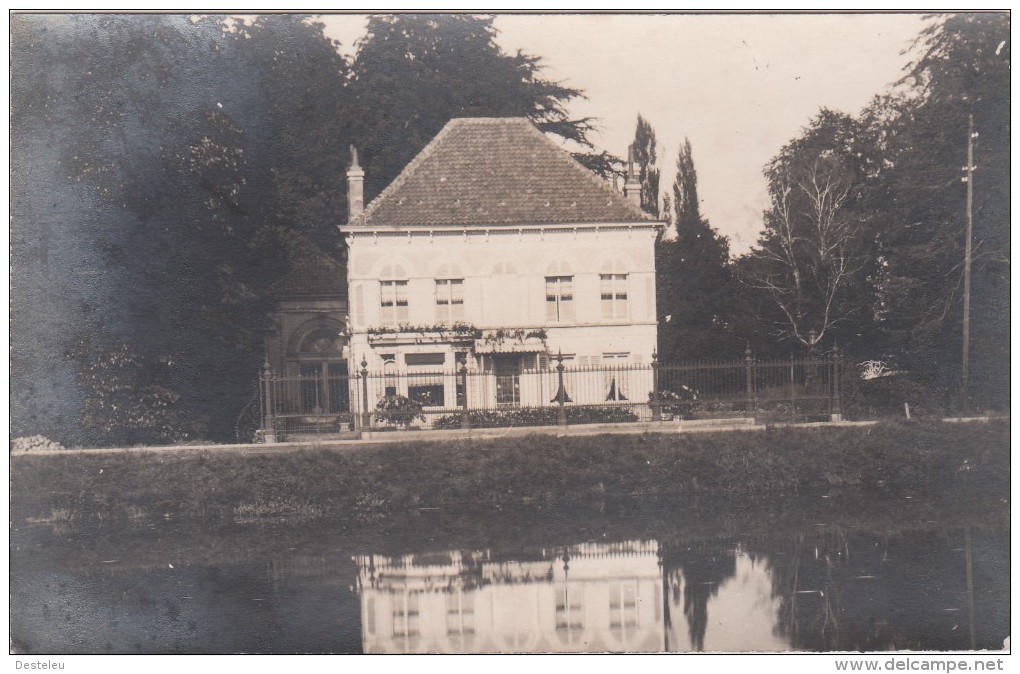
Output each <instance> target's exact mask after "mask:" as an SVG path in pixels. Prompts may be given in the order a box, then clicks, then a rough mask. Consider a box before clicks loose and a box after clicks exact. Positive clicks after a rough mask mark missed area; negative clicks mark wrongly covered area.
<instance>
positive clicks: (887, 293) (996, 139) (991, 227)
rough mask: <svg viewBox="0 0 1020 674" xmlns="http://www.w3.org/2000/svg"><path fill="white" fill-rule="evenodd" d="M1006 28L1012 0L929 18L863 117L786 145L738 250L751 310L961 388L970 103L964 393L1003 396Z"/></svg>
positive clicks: (841, 118) (975, 397) (835, 120)
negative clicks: (751, 245) (744, 251)
mask: <svg viewBox="0 0 1020 674" xmlns="http://www.w3.org/2000/svg"><path fill="white" fill-rule="evenodd" d="M1009 38H1010V36H1009V17H1008V15H1007V14H1005V13H984V14H954V15H936V16H933V17H930V20H929V23H928V25H927V27H926V28H925V29H924V30H923V31H922V33H921V34H920V35H919V37H918V39H917V40H916V42H915V43H914V45H913V47H912V49H911V53H912V54H913V60H912V62H911V64H910V65H909V67H908V68H907V71H906V75H905V76H904V78H903V80H902V81H901V82H900V83H899V84H898V85H897V87H895V88H894V89H892V90H890V91H888V92H885V93H883V94H882V95H879V96H876V98H875V99H874V101H873V102H872V104H871V105H869V106H868V107H867V108H866V109H865V110H864V111H862V112H861V114H859V115H857V116H856V117H851V116H849V115H843V114H840V113H834V112H832V111H828V110H822V111H821V112H820V113H819V115H818V116H817V117H816V118H815V119H814V120H813V121H812V122H811V124H810V125H809V126H808V127H807V128H806V129H805V130H804V132H803V133H802V134H801V135H800V136H798V137H797V138H795V139H794V140H792V141H791V142H790V143H789V144H788V145H787V146H786V147H784V148H783V149H782V150H781V151H780V153H779V154H778V155H777V157H776V158H775V159H774V160H773V161H772V162H771V163H770V164H769V166H768V167H767V169H766V176H767V177H768V179H769V186H770V196H771V206H770V208H769V210H768V211H767V213H766V214H765V220H764V225H765V229H764V233H763V235H762V238H761V239H760V241H759V242H758V246H756V248H755V249H754V250H753V251H752V252H751V254H749V255H747V256H744V257H743V258H741V259H740V260H738V261H737V263H736V265H737V268H738V269H739V270H740V272H741V276H742V278H744V279H745V281H747V283H748V285H749V286H751V287H752V289H753V290H754V291H755V292H753V293H752V295H751V299H752V306H753V307H754V308H755V313H756V319H757V321H758V322H761V323H766V324H768V323H771V324H772V325H773V326H774V327H775V330H776V331H775V334H776V336H779V337H783V338H785V339H787V340H793V341H795V342H798V343H801V344H803V343H804V342H805V339H804V338H805V334H810V331H811V330H814V331H815V334H816V336H817V339H818V343H819V344H822V345H824V346H826V347H828V346H831V345H832V344H836V343H838V344H839V346H840V347H841V348H842V349H844V350H847V351H849V352H850V353H851V355H854V356H855V357H860V358H862V359H880V360H882V361H883V362H885V363H887V364H888V365H889V366H890V367H891V368H893V369H895V370H898V371H901V372H906V373H909V374H910V375H911V376H913V377H915V378H917V379H918V380H923V381H926V382H929V384H930V385H932V386H934V387H935V388H936V389H937V392H938V394H939V395H941V396H943V398H944V399H945V400H950V399H952V400H954V401H956V402H959V401H960V400H961V398H960V395H959V384H960V376H961V369H962V320H963V312H962V307H963V289H964V283H963V270H964V249H965V243H966V242H965V230H966V219H967V205H966V188H967V183H966V182H965V180H963V179H964V178H967V175H966V173H965V172H962V171H961V167H963V166H965V165H966V162H967V142H968V138H967V135H968V121H969V117H970V116H971V115H972V116H973V120H974V126H975V130H976V132H977V134H978V135H977V137H976V138H974V139H972V140H973V141H974V156H975V164H976V165H977V169H976V170H975V171H974V173H973V180H974V183H973V188H974V208H973V217H974V233H973V241H972V243H973V247H974V252H973V271H972V290H971V295H970V299H971V322H970V369H971V372H972V374H973V376H972V382H973V385H972V386H971V390H970V398H971V402H973V403H976V404H979V405H982V406H987V407H997V408H1003V407H1005V406H1007V405H1008V400H1009V372H1008V367H1005V365H1006V364H1007V363H1008V362H1009V340H1008V339H1006V338H1005V336H1006V334H1007V331H1008V323H1006V318H1005V317H1006V316H1008V313H1009V278H1010V273H1009V257H1010V256H1009V248H1010V233H1009V221H1010V220H1009V191H1008V188H1009V169H1010V160H1009V145H1010V123H1009V71H1010V39H1009ZM826 241H827V243H826ZM837 244H838V245H837ZM826 251H828V252H827V253H826ZM823 254H824V255H823ZM807 341H808V342H810V338H808V340H807Z"/></svg>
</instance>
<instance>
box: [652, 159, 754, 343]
mask: <svg viewBox="0 0 1020 674" xmlns="http://www.w3.org/2000/svg"><path fill="white" fill-rule="evenodd" d="M667 205H672V214H671V217H672V225H673V227H674V228H675V231H676V238H674V239H666V238H662V237H660V239H659V240H658V241H657V243H656V249H657V250H656V269H657V270H658V274H657V283H658V298H659V299H658V306H659V314H660V315H662V317H663V319H662V320H660V321H659V353H660V357H661V358H662V359H663V360H674V361H675V360H701V359H712V358H733V357H735V356H736V355H737V354H739V353H740V352H741V351H742V347H741V346H740V345H739V344H738V342H737V340H736V337H735V333H734V328H735V323H734V316H735V313H734V310H735V308H736V307H737V306H738V304H739V299H738V296H737V293H736V292H735V286H734V283H733V278H732V275H731V271H730V268H729V244H728V242H727V240H726V238H725V237H723V236H720V235H719V233H718V232H717V231H716V230H715V229H714V228H713V227H712V226H711V225H710V224H709V222H708V220H707V219H705V218H704V217H703V216H702V214H701V205H700V202H699V201H698V175H697V171H696V170H695V168H694V156H693V153H692V151H691V143H690V141H689V140H687V139H684V142H683V144H682V145H681V146H680V149H679V151H678V153H677V171H676V178H675V179H674V181H673V186H672V198H671V199H668V200H667Z"/></svg>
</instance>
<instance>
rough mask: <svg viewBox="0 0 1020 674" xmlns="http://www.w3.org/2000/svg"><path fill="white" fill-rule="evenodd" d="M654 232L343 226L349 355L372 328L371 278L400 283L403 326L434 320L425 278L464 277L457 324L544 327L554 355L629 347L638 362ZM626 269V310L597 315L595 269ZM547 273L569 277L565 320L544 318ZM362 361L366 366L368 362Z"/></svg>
mask: <svg viewBox="0 0 1020 674" xmlns="http://www.w3.org/2000/svg"><path fill="white" fill-rule="evenodd" d="M654 236H655V229H654V228H653V226H651V225H635V226H631V227H626V226H618V227H607V226H600V227H598V228H596V227H594V226H588V227H578V228H568V229H557V228H538V227H535V228H530V229H525V228H521V229H517V228H505V229H497V228H492V229H489V230H481V229H480V230H470V231H459V232H438V231H437V232H431V233H430V232H428V231H415V232H414V233H408V232H406V231H405V232H401V233H375V234H373V233H368V232H358V233H356V234H351V233H350V232H348V236H347V243H348V246H349V257H348V260H349V262H348V282H349V290H350V302H351V321H352V328H353V332H354V338H353V339H352V356H353V357H354V358H355V360H357V361H359V362H360V359H361V357H362V355H361V354H366V355H368V356H370V349H369V348H368V345H367V339H366V333H367V331H368V330H369V329H370V328H374V327H379V326H381V325H382V324H383V323H382V319H381V311H380V309H381V306H380V281H381V280H383V279H390V278H392V279H406V280H407V281H408V304H409V306H408V319H407V323H408V324H410V325H435V324H437V323H438V322H439V321H438V319H437V313H436V300H435V280H436V279H437V278H463V279H464V322H466V323H469V324H472V325H474V326H475V327H477V328H480V329H483V330H489V329H498V328H514V329H516V328H523V329H538V328H543V329H546V330H547V332H548V335H549V338H548V345H549V348H550V350H551V351H552V352H553V353H555V352H557V351H558V350H562V351H563V353H569V354H575V355H578V356H586V357H591V356H600V355H601V354H602V353H605V352H628V353H632V354H633V355H634V356H635V357H636V359H637V360H638V361H639V362H646V363H647V362H648V361H649V359H650V357H651V353H652V351H653V350H654V348H655V343H656V307H655V262H654ZM602 273H625V274H627V294H628V297H627V311H626V314H625V316H624V317H623V318H616V319H607V318H604V317H603V313H602V308H601V286H600V274H602ZM547 276H571V277H573V305H574V317H573V320H572V321H569V322H563V323H558V322H550V321H548V320H547V319H546V289H545V283H546V281H545V279H546V277H547ZM369 361H370V367H373V366H374V365H375V364H374V363H372V362H371V357H369Z"/></svg>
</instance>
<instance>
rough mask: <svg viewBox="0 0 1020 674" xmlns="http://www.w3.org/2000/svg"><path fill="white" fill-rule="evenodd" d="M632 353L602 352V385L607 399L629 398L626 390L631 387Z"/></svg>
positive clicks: (619, 399) (621, 399)
mask: <svg viewBox="0 0 1020 674" xmlns="http://www.w3.org/2000/svg"><path fill="white" fill-rule="evenodd" d="M629 361H630V354H629V353H604V354H602V387H603V389H604V390H605V395H606V400H607V401H617V402H618V401H623V400H627V393H626V391H627V390H629V389H630V382H629V381H628V380H629V379H630V377H629V375H630V368H629Z"/></svg>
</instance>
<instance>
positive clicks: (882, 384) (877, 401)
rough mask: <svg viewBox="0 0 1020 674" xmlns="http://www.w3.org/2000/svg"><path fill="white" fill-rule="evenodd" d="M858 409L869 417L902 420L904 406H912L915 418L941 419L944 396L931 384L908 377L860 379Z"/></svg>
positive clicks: (906, 375) (896, 375)
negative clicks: (932, 417) (907, 404)
mask: <svg viewBox="0 0 1020 674" xmlns="http://www.w3.org/2000/svg"><path fill="white" fill-rule="evenodd" d="M856 394H857V395H856V400H855V401H854V402H855V403H856V405H857V406H858V407H859V408H860V412H861V413H863V415H866V416H877V417H902V416H904V414H905V411H904V409H903V403H909V405H910V414H911V416H914V417H930V416H941V415H942V413H943V412H944V409H945V407H944V400H943V395H942V392H941V391H939V390H938V388H936V387H935V386H934V385H933V384H932V383H930V382H927V381H925V380H923V379H922V378H920V377H916V376H911V375H909V374H906V373H902V374H900V373H897V374H893V375H887V376H884V377H875V378H873V379H861V380H860V381H858V382H857V386H856Z"/></svg>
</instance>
